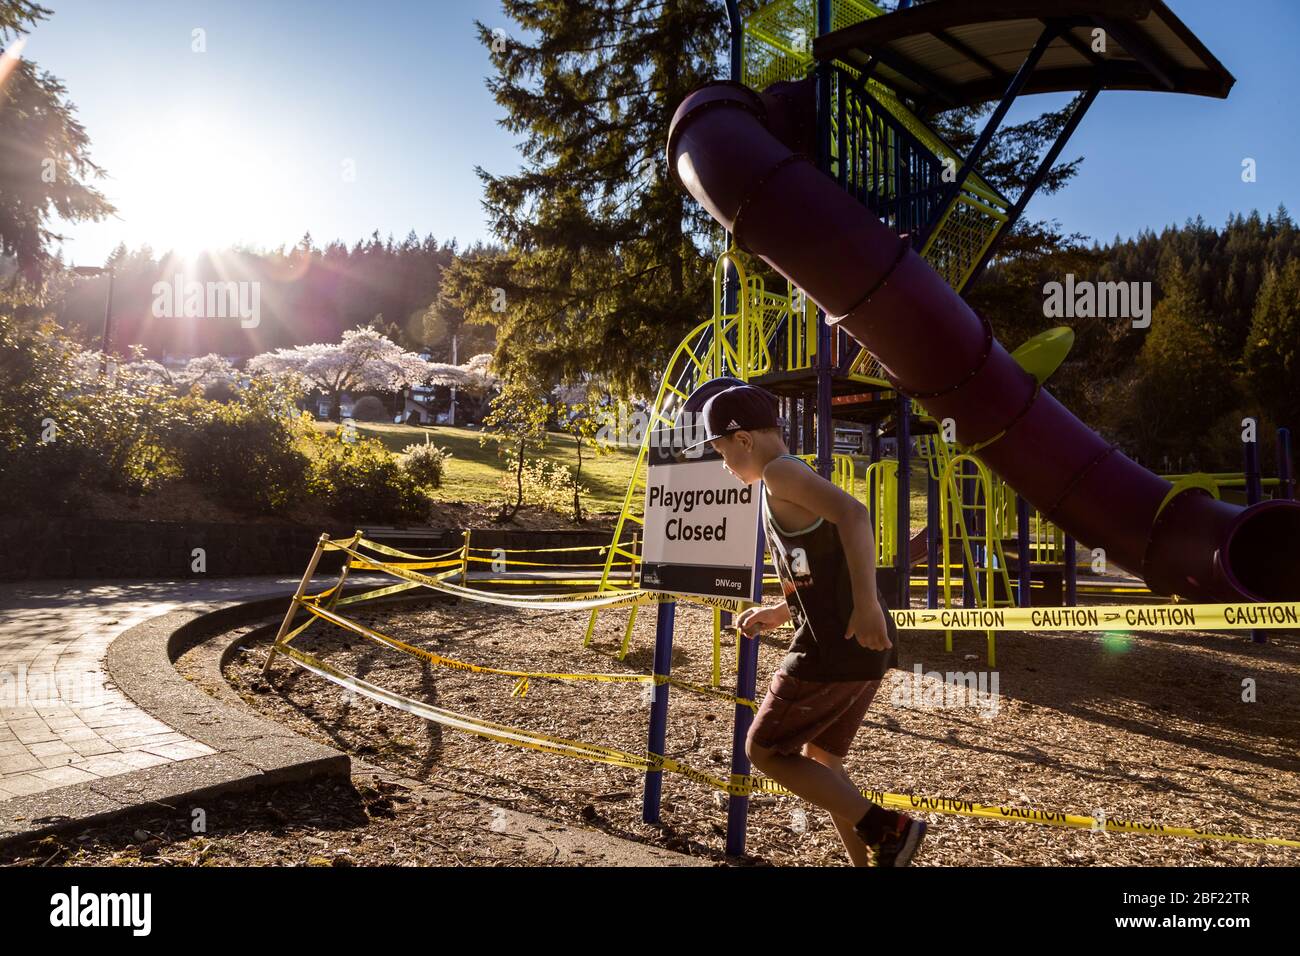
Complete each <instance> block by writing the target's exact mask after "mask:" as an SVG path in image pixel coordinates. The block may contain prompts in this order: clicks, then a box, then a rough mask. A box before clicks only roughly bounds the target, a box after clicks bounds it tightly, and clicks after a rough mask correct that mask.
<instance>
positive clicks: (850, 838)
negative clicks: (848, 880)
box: [803, 743, 871, 866]
mask: <svg viewBox="0 0 1300 956" xmlns="http://www.w3.org/2000/svg"><path fill="white" fill-rule="evenodd" d="M803 751H804V753H805V754H806V755H807V756H809V757H811V758H812V759H813V760H816V761H817V762H818V763H819V764H821V765H822V766H823V767H829V768H830V769H831V770H834V771H835V772H836V773H838V774H839V775H840V776H842V777H843V778H844V779H845V780H847V781H848V782H849V784H850V785H853V778H852V777H850V776H849V775H848V772H847V771H845V769H844V758H842V757H837V756H835V754H833V753H830V752H829V751H826V750H822V748H820V747H818V746H817V745H816V744H814V743H807V744H804V747H803ZM854 789H857V788H856V787H854ZM831 819H832V820H833V821H835V829H836V830H838V831H839V832H840V840H841V841H842V842H843V844H844V850H845V852H846V853H848V855H849V859H850V860H851V861H852V863H853V865H854V866H870V865H871V853H870V851H868V850H867V845H866V844H865V843H863V842H862V837H860V836H858V831H857V829H856V826H855V825H856V824H857V822H858V820H859V819H861V818H860V817H858V818H854V819H850V818H848V817H842V816H839V815H838V814H835V813H832V814H831Z"/></svg>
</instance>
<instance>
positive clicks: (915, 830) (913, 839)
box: [870, 814, 925, 866]
mask: <svg viewBox="0 0 1300 956" xmlns="http://www.w3.org/2000/svg"><path fill="white" fill-rule="evenodd" d="M924 839H925V821H924V820H914V819H913V818H912V817H908V816H904V815H902V814H899V819H898V828H897V829H896V830H894V831H893V832H892V833H886V834H885V835H884V837H882V838H881V840H880V842H879V843H876V844H874V845H870V849H871V853H872V856H874V857H875V859H874V864H875V865H876V866H907V865H908V864H909V863H911V862H912V857H913V856H914V855H915V854H916V850H917V847H919V846H920V845H921V841H922V840H924Z"/></svg>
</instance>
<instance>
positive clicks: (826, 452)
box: [817, 0, 835, 480]
mask: <svg viewBox="0 0 1300 956" xmlns="http://www.w3.org/2000/svg"><path fill="white" fill-rule="evenodd" d="M830 32H831V0H817V35H818V36H825V35H826V34H827V33H830ZM834 108H835V106H834V102H833V101H832V99H831V70H830V64H829V63H820V64H818V66H817V166H818V168H819V169H821V170H822V172H824V173H827V174H828V175H829V174H830V171H831V110H833V109H834ZM831 378H832V371H831V327H830V326H829V325H827V324H826V313H825V312H823V311H822V310H821V309H818V310H817V473H818V474H819V475H821V476H822V477H823V478H826V479H828V480H829V479H830V477H831V454H832V449H833V448H834V436H833V434H832V432H833V431H834V426H833V425H832V423H831Z"/></svg>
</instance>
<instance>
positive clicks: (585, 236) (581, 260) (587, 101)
mask: <svg viewBox="0 0 1300 956" xmlns="http://www.w3.org/2000/svg"><path fill="white" fill-rule="evenodd" d="M502 6H503V8H504V10H505V13H506V14H507V16H509V17H510V19H511V20H512V21H513V23H514V26H513V27H512V28H511V30H510V32H509V34H507V33H506V32H505V31H504V30H498V31H497V32H494V31H493V29H492V28H491V27H490V26H489V25H486V24H483V23H479V24H478V28H479V34H480V38H481V40H482V42H483V43H484V45H485V46H486V47H487V48H488V50H489V51H490V56H491V60H492V64H493V67H494V68H495V69H496V71H497V73H496V75H495V76H494V77H492V78H491V79H490V80H489V81H488V88H489V89H490V90H491V92H492V94H493V95H494V97H495V98H496V100H497V102H498V103H500V104H501V105H502V106H503V107H504V108H505V110H506V114H507V115H506V118H505V119H504V120H502V125H503V126H505V128H506V129H508V130H510V131H511V132H513V133H520V134H522V135H523V137H524V139H523V142H522V144H521V151H522V153H523V157H524V164H523V167H522V168H521V169H520V170H519V171H518V172H516V173H513V174H503V175H497V174H493V173H489V172H487V171H486V170H484V169H482V168H479V169H478V174H479V177H480V178H481V179H482V181H483V184H484V189H485V200H484V207H485V209H486V210H487V213H488V217H489V221H490V224H491V227H492V229H493V231H494V233H495V234H496V236H497V238H498V239H499V240H501V241H502V242H503V243H504V244H505V246H506V251H505V252H503V253H502V254H501V255H500V256H481V257H474V258H470V259H461V260H459V261H458V262H457V264H456V266H455V267H453V269H452V270H451V271H450V275H449V277H448V280H447V282H446V283H445V286H444V289H445V297H446V299H447V300H448V301H450V302H451V303H453V304H454V305H456V306H457V307H459V308H461V309H463V310H464V312H465V314H466V316H467V318H468V319H469V320H470V321H487V322H492V323H493V324H495V325H497V327H498V341H499V343H500V346H499V349H498V353H497V356H496V363H497V369H498V371H499V372H500V373H501V374H502V375H504V376H506V377H510V376H512V375H513V374H515V373H516V372H518V373H520V374H525V375H529V376H531V377H535V378H539V379H541V380H543V381H550V382H557V381H576V380H577V378H578V376H579V374H580V373H582V372H584V371H585V372H594V373H598V374H602V375H604V376H605V377H607V378H608V379H609V380H610V381H611V382H612V384H613V386H614V387H615V388H616V389H617V390H619V391H620V392H621V393H624V394H626V393H628V392H632V391H636V392H646V391H649V390H650V389H651V388H652V387H654V386H655V385H656V384H657V382H656V379H655V377H656V376H657V374H658V372H659V370H660V369H662V368H663V366H664V364H665V362H666V360H667V358H668V355H669V354H670V351H671V349H672V348H674V347H675V346H676V345H677V343H678V342H679V341H680V340H681V338H682V337H683V336H684V335H685V333H686V332H688V331H689V330H690V329H691V328H692V327H694V326H695V325H696V324H697V323H699V322H700V321H702V320H703V319H704V318H706V314H707V309H708V303H709V301H710V291H709V290H710V281H711V266H712V263H711V261H710V258H709V257H710V256H711V255H715V254H716V252H717V251H719V250H717V249H709V248H708V246H709V243H710V240H718V239H720V238H721V230H720V229H719V228H718V227H717V226H715V224H714V223H713V222H712V221H711V220H709V219H708V217H707V215H706V214H705V213H704V211H703V210H702V209H701V208H700V207H699V205H698V204H696V203H694V202H692V201H691V200H690V197H688V196H687V195H686V194H685V193H683V192H682V190H681V189H680V188H679V187H678V186H677V185H676V183H675V182H673V181H671V180H670V179H669V177H668V175H667V168H666V162H665V159H664V145H665V142H666V140H667V135H668V125H669V122H670V120H671V118H672V113H673V110H674V109H675V108H676V106H677V104H678V103H679V102H680V101H681V100H682V98H683V97H684V96H685V95H686V93H687V92H689V91H690V89H691V88H692V87H694V86H695V85H697V84H698V83H700V82H702V81H704V80H706V79H710V78H713V77H716V76H719V75H721V72H720V67H719V65H718V62H719V60H718V58H719V56H721V55H723V52H724V51H725V50H726V40H725V37H726V33H725V17H724V11H723V6H722V4H721V3H718V2H717V0H598V2H592V0H504V2H503V4H502ZM702 246H703V247H704V248H701V247H702ZM494 306H496V307H497V308H496V309H494Z"/></svg>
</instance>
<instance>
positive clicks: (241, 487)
mask: <svg viewBox="0 0 1300 956" xmlns="http://www.w3.org/2000/svg"><path fill="white" fill-rule="evenodd" d="M238 396H239V398H238V401H236V402H233V403H229V404H221V403H218V402H210V401H207V400H205V399H202V398H198V397H189V398H185V399H181V400H180V401H179V402H177V405H178V406H180V410H181V411H182V413H183V414H182V416H181V418H182V420H181V421H180V422H179V423H178V424H177V425H176V426H175V427H173V429H172V430H171V433H170V435H169V439H170V441H171V443H172V444H173V445H174V447H175V448H176V451H177V455H178V457H179V459H180V462H181V468H182V471H183V473H184V475H185V477H187V478H189V479H190V480H191V481H195V482H198V483H199V484H202V485H203V486H204V487H206V488H208V489H210V490H211V491H213V492H214V493H215V496H216V497H217V498H218V499H222V500H225V501H226V502H227V503H229V504H232V505H235V506H236V507H242V508H252V509H255V510H257V511H261V512H267V513H277V512H282V511H284V510H286V509H287V508H290V507H292V506H293V505H295V504H297V503H298V502H299V501H301V500H303V498H305V497H306V495H307V493H308V486H307V478H308V470H309V468H310V466H311V460H310V459H309V458H308V457H307V455H305V454H304V453H303V452H302V450H301V449H300V448H299V447H298V446H299V442H300V440H301V439H302V437H303V436H304V434H305V430H306V429H308V428H310V426H309V425H307V424H305V423H304V421H303V420H302V417H301V415H300V414H297V410H296V409H293V410H292V413H288V412H286V408H289V407H290V406H286V405H285V404H284V403H285V400H286V395H284V394H283V393H281V392H280V391H278V390H277V389H276V388H275V387H274V386H272V385H270V384H268V383H261V382H255V383H254V384H253V385H252V386H250V387H249V388H248V389H246V390H243V391H241V392H239V393H238Z"/></svg>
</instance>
